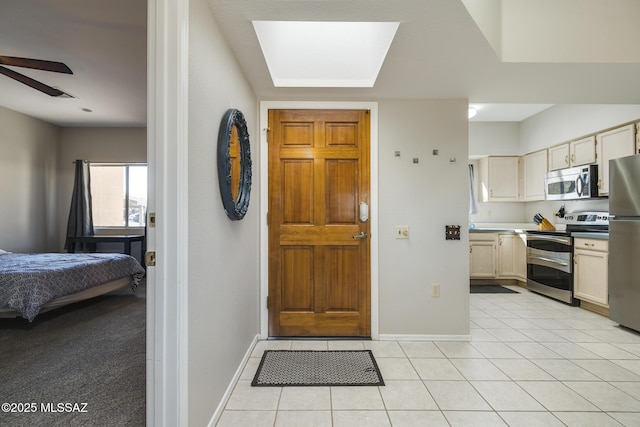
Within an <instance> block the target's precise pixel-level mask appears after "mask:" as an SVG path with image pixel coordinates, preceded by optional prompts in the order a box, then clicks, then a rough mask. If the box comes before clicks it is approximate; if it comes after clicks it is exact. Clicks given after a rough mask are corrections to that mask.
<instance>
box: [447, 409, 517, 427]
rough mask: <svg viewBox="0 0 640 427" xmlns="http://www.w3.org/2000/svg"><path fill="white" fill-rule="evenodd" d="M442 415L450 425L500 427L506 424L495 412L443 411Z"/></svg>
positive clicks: (456, 426) (458, 426) (453, 426)
mask: <svg viewBox="0 0 640 427" xmlns="http://www.w3.org/2000/svg"><path fill="white" fill-rule="evenodd" d="M444 416H445V417H446V418H447V421H449V424H450V425H451V427H500V426H506V425H507V424H505V422H504V421H503V420H502V419H501V418H500V416H499V415H498V414H496V413H495V412H477V411H476V412H474V411H455V412H449V411H445V412H444Z"/></svg>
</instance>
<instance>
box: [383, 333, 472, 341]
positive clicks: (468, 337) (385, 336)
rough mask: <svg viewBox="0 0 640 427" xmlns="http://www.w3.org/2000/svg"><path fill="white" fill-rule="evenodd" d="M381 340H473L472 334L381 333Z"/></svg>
mask: <svg viewBox="0 0 640 427" xmlns="http://www.w3.org/2000/svg"><path fill="white" fill-rule="evenodd" d="M379 339H380V341H471V335H414V334H380V338H379Z"/></svg>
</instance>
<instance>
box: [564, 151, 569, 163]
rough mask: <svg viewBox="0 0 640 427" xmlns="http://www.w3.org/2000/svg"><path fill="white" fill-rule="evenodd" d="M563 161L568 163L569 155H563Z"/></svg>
mask: <svg viewBox="0 0 640 427" xmlns="http://www.w3.org/2000/svg"><path fill="white" fill-rule="evenodd" d="M564 162H565V163H566V164H567V165H568V164H569V155H568V154H567V155H566V156H564Z"/></svg>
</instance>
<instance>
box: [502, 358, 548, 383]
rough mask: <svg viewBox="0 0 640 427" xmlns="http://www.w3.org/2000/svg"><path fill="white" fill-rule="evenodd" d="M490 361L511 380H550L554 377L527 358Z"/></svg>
mask: <svg viewBox="0 0 640 427" xmlns="http://www.w3.org/2000/svg"><path fill="white" fill-rule="evenodd" d="M491 362H492V363H493V364H494V365H496V366H497V367H498V369H500V370H501V371H502V372H504V373H505V374H506V375H507V376H508V377H509V378H510V379H511V380H513V381H545V380H546V381H550V380H553V379H554V378H553V377H552V376H551V375H549V374H548V373H547V372H545V371H544V370H543V369H542V368H540V367H539V366H538V365H536V364H534V363H533V362H531V361H530V360H527V359H492V360H491Z"/></svg>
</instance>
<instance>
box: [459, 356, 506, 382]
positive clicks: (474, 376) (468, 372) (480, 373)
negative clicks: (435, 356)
mask: <svg viewBox="0 0 640 427" xmlns="http://www.w3.org/2000/svg"><path fill="white" fill-rule="evenodd" d="M449 361H450V362H451V363H452V364H453V365H454V366H455V367H456V369H458V371H460V373H461V374H462V375H463V376H464V377H465V378H466V379H467V380H469V381H471V380H478V381H481V380H494V381H508V380H509V377H507V376H506V375H505V374H504V373H503V372H502V371H501V370H500V369H498V368H497V367H496V366H495V365H494V364H493V363H491V361H489V360H487V359H449Z"/></svg>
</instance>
